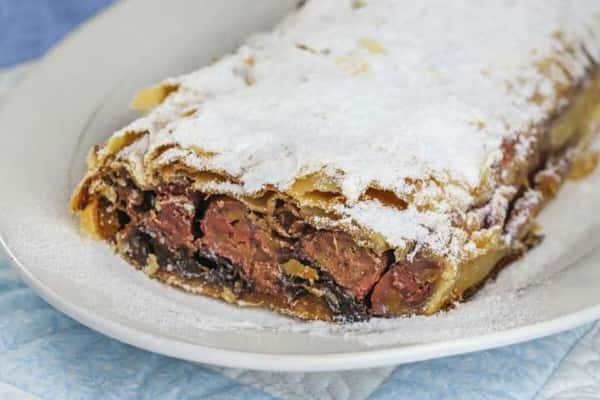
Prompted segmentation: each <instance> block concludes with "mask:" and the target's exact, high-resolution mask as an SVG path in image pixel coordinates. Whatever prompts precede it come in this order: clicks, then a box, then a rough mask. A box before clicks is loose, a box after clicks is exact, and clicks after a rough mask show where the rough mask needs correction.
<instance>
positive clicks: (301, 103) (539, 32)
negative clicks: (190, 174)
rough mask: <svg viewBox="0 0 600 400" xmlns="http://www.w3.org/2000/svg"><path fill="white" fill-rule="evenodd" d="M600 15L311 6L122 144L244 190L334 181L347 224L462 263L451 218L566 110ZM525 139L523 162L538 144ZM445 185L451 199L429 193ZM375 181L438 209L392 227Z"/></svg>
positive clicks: (432, 6) (466, 1) (174, 98)
mask: <svg viewBox="0 0 600 400" xmlns="http://www.w3.org/2000/svg"><path fill="white" fill-rule="evenodd" d="M599 16H600V3H598V2H594V1H583V0H580V1H570V2H565V1H562V0H531V1H527V2H514V1H512V0H501V1H496V2H493V3H492V4H488V3H485V4H484V3H482V2H477V1H472V0H457V1H453V2H452V3H451V4H450V3H447V2H440V1H437V0H425V1H419V2H415V1H408V0H407V1H397V0H378V1H374V0H372V1H366V2H365V6H364V7H360V8H356V7H352V6H351V2H350V1H340V0H318V1H308V2H307V4H306V5H305V6H304V7H302V8H301V9H300V10H299V11H297V12H295V13H293V14H292V15H290V16H289V17H288V18H287V19H286V20H284V21H283V22H282V23H281V24H280V25H279V26H278V27H277V28H276V29H275V30H274V32H272V33H266V34H259V35H256V36H254V37H252V38H250V39H249V40H247V42H246V43H245V44H244V45H243V46H242V47H241V48H240V49H239V50H238V51H236V52H235V53H234V54H231V55H228V56H225V57H224V58H223V59H221V60H219V61H217V62H216V63H214V64H213V65H211V66H208V67H205V68H202V69H201V70H199V71H197V72H194V73H191V74H189V75H185V76H182V77H178V78H171V79H169V80H167V81H166V82H165V84H166V85H169V86H176V87H178V90H177V91H176V92H174V93H172V94H171V95H170V96H169V97H168V98H167V99H166V100H165V101H164V103H163V104H162V105H161V106H159V107H157V108H156V109H154V110H153V111H152V112H150V113H149V114H148V115H147V116H145V117H144V118H141V119H140V120H138V121H135V122H134V123H132V124H131V125H130V126H128V127H126V128H124V129H123V130H122V131H120V132H118V133H117V135H121V134H123V133H125V132H131V131H137V132H146V133H147V134H146V135H145V136H148V137H149V139H147V143H146V148H145V152H146V159H145V164H144V165H145V167H146V169H148V165H150V163H155V164H153V165H156V164H157V165H164V164H169V163H173V162H180V163H184V164H187V165H188V166H190V167H192V168H193V169H196V170H209V171H220V172H225V173H227V174H228V175H230V176H233V177H235V178H236V182H238V183H235V184H232V183H226V184H225V186H227V189H228V190H229V191H230V192H233V193H245V194H252V193H256V192H258V191H260V190H262V189H264V188H265V187H266V186H267V185H269V186H271V187H276V188H278V189H279V190H282V191H286V190H288V189H289V188H290V186H291V185H292V184H293V183H294V181H295V179H296V178H297V177H299V176H303V175H307V174H310V173H313V172H317V171H320V172H322V173H325V174H327V175H329V176H330V177H332V178H333V179H334V180H335V181H336V182H338V184H339V186H340V188H341V191H342V193H343V194H344V196H345V199H346V204H345V206H344V208H343V210H342V209H340V210H341V211H343V212H344V214H345V216H347V217H351V218H353V219H354V220H355V221H358V222H359V223H364V224H368V226H367V227H368V228H371V229H374V230H377V231H379V232H381V233H384V236H385V238H386V239H387V240H388V242H390V243H404V242H405V241H406V240H415V239H419V240H424V242H423V243H424V244H426V245H428V246H429V247H431V248H432V249H439V250H440V251H437V253H439V254H443V252H442V249H443V248H444V246H448V245H449V244H452V245H453V246H454V248H452V249H450V250H448V251H446V252H445V253H446V255H447V256H452V255H455V256H457V257H458V255H459V254H458V253H459V252H460V249H461V248H464V247H465V246H467V245H468V243H466V242H465V240H464V238H461V237H460V232H455V230H454V229H453V228H452V224H451V223H450V222H449V221H450V220H451V218H452V217H451V216H452V215H456V214H462V215H463V216H464V214H465V213H466V212H467V210H469V209H470V207H471V206H472V205H473V199H472V198H471V196H470V193H471V192H472V191H473V190H474V189H475V188H477V187H478V186H479V185H480V184H481V180H482V177H483V176H484V175H485V174H484V172H485V168H486V167H487V166H490V165H493V161H494V160H496V159H498V157H500V152H499V150H500V148H501V144H502V142H503V140H505V139H506V138H509V137H513V136H514V135H516V134H517V133H519V132H526V131H528V130H529V129H530V128H531V127H532V126H534V125H536V124H538V123H540V122H542V121H544V120H545V119H546V118H548V117H549V115H551V113H552V112H553V111H555V110H556V109H557V107H561V106H563V105H565V101H566V100H565V99H564V98H561V97H560V92H559V91H558V89H557V88H560V87H565V85H566V86H569V85H572V84H574V83H575V82H577V81H579V80H581V79H582V78H583V77H584V76H585V73H586V70H587V69H588V68H589V67H590V66H591V65H592V64H593V63H594V61H595V60H599V59H600V38H599V36H600V19H599ZM190 110H193V111H194V112H193V113H189V112H187V111H190ZM521 139H522V140H521V141H519V142H517V145H516V148H515V150H516V153H517V154H516V156H517V158H518V157H519V156H524V155H526V152H527V150H528V146H530V145H531V144H532V143H530V142H528V141H527V140H528V139H531V140H534V136H531V137H530V138H528V137H527V136H524V137H521ZM165 146H170V147H171V148H170V149H169V150H168V151H167V152H165V153H163V154H162V155H161V156H159V157H158V159H156V160H153V159H152V157H151V155H153V154H154V152H155V151H159V150H160V149H163V148H165ZM198 149H200V150H201V151H202V152H204V153H206V152H208V153H210V154H211V156H210V157H206V156H205V155H203V154H202V153H200V154H199V153H198V152H197V150H198ZM128 154H129V153H128ZM131 154H132V157H134V159H135V162H137V161H138V160H139V157H138V156H137V154H138V151H136V152H131ZM431 181H435V182H438V183H439V184H440V186H443V187H444V188H445V189H444V190H440V188H439V187H437V186H436V185H433V184H424V186H423V185H422V186H420V187H419V188H418V189H417V188H416V187H415V182H420V183H423V182H425V183H427V182H431ZM219 185H221V184H218V185H217V186H219ZM221 186H222V185H221ZM372 186H376V187H378V188H381V189H385V190H389V191H393V192H395V193H396V194H397V195H398V196H399V197H403V196H408V197H411V201H412V202H413V204H414V205H415V206H416V207H417V208H418V209H422V208H424V207H425V208H427V210H428V211H426V212H417V211H416V209H415V208H409V209H408V210H404V211H402V213H404V214H405V215H402V216H399V215H398V216H395V220H397V222H398V224H399V225H398V226H396V227H394V228H391V227H389V226H387V225H386V223H378V222H377V220H379V221H383V220H384V218H385V217H384V215H388V214H391V213H390V212H389V211H388V210H385V208H383V207H377V206H375V205H374V204H373V203H369V204H367V203H363V204H361V200H360V199H361V195H362V194H363V193H364V192H365V190H367V189H368V188H369V187H372ZM480 200H481V199H480ZM421 206H423V207H421ZM434 214H436V215H434ZM389 216H390V217H391V215H389ZM430 230H432V232H433V233H432V232H430ZM427 232H429V233H427ZM457 235H458V236H457Z"/></svg>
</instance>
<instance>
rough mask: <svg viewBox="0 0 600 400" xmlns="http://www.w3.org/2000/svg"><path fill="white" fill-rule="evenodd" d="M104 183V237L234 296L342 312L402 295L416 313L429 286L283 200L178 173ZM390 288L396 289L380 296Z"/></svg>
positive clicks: (359, 315) (354, 312)
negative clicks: (163, 178) (262, 205)
mask: <svg viewBox="0 0 600 400" xmlns="http://www.w3.org/2000/svg"><path fill="white" fill-rule="evenodd" d="M106 184H107V185H109V186H111V187H113V188H115V190H116V192H117V196H116V200H115V201H114V204H113V203H110V202H108V200H103V206H102V207H101V209H102V210H103V211H102V215H101V219H102V220H106V221H111V223H112V225H110V229H107V230H106V232H107V233H108V235H107V236H108V237H109V238H110V239H111V240H113V241H117V242H120V243H122V244H123V243H125V244H126V245H125V246H119V248H120V249H121V252H122V253H124V256H125V257H126V258H127V259H129V260H130V262H132V263H133V264H134V265H136V266H138V267H143V266H145V265H146V264H148V258H149V257H150V256H151V255H153V256H155V257H156V263H157V264H158V267H159V269H160V270H163V271H168V272H170V273H174V274H177V275H178V276H180V277H182V278H186V279H200V280H202V281H205V282H209V283H214V284H218V285H223V286H226V287H228V288H229V289H231V290H232V292H233V293H234V294H236V295H242V294H250V293H260V294H264V295H268V296H274V297H278V298H284V299H287V300H286V301H287V302H288V304H289V303H290V302H293V301H296V300H298V299H301V298H302V297H304V296H317V297H319V298H320V299H321V300H322V301H323V302H324V303H325V304H326V305H327V308H328V309H329V310H330V312H331V314H332V315H333V318H334V319H338V320H344V321H356V320H362V319H365V318H368V317H369V316H370V315H373V314H375V315H393V314H392V313H387V312H385V310H386V309H390V311H394V310H393V309H392V308H389V307H387V308H386V306H385V305H384V303H385V302H386V301H388V299H392V298H393V299H394V301H398V300H400V301H402V310H403V311H407V310H408V312H416V311H418V309H419V307H421V306H422V305H423V304H424V303H425V301H426V299H427V298H428V297H429V295H430V293H431V285H432V284H431V283H422V282H421V281H420V280H419V279H425V278H422V275H423V274H422V271H421V272H419V273H416V274H413V275H410V277H409V278H398V277H397V275H398V274H399V273H400V272H398V271H397V270H398V268H399V267H398V265H399V264H398V263H395V260H394V259H393V256H391V253H390V252H386V253H383V254H376V253H375V252H374V251H373V250H371V249H368V248H366V247H362V246H360V245H358V244H357V243H356V242H355V240H354V239H353V238H352V236H351V235H350V234H348V233H346V232H341V231H333V230H318V229H315V228H314V227H312V226H310V225H309V224H307V223H306V222H305V221H304V219H303V218H302V216H301V214H300V211H299V210H298V208H297V207H296V206H295V205H293V204H288V203H285V202H284V201H282V200H278V201H277V203H276V205H275V208H274V210H273V211H272V212H271V213H269V214H268V215H264V214H262V213H257V212H253V211H251V210H250V209H249V208H248V207H247V206H246V205H244V204H243V203H241V202H240V201H238V200H235V199H232V198H229V197H226V196H211V197H207V196H205V195H203V194H202V193H199V192H195V191H193V190H192V189H191V185H190V184H189V182H187V181H184V180H182V181H180V182H174V183H169V184H165V185H162V186H161V187H159V188H158V189H157V190H156V191H141V190H139V189H138V188H136V186H135V185H134V184H133V182H132V181H131V180H130V179H129V178H128V177H127V176H126V174H118V175H117V176H112V177H110V178H109V179H107V181H106ZM429 266H430V267H431V268H433V267H434V266H437V264H435V263H430V264H429ZM417 269H422V268H420V267H417ZM434 269H435V268H434ZM437 270H439V266H437ZM386 271H387V272H386ZM390 274H393V276H394V277H395V278H394V280H393V282H392V281H390V278H389V276H391V275H390ZM405 275H406V274H405ZM402 276H404V275H402ZM407 276H408V275H407ZM382 277H383V278H382ZM388 281H389V282H388ZM417 281H418V282H417ZM390 282H392V283H390ZM398 282H404V283H398ZM387 292H394V293H397V292H402V293H403V294H402V296H398V295H394V296H391V297H390V296H384V295H382V293H384V294H385V293H387ZM382 304H383V305H382Z"/></svg>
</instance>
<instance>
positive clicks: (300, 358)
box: [0, 3, 600, 372]
mask: <svg viewBox="0 0 600 400" xmlns="http://www.w3.org/2000/svg"><path fill="white" fill-rule="evenodd" d="M123 4H124V3H116V4H113V5H111V6H109V7H108V8H107V9H105V10H102V11H101V12H99V13H98V14H97V15H96V16H95V17H93V18H91V19H90V20H89V21H86V22H84V23H83V24H81V25H80V26H78V27H77V28H75V29H74V30H73V31H71V32H70V33H69V34H68V35H67V36H66V38H65V39H63V40H62V41H60V42H59V43H58V45H56V46H55V47H54V48H53V49H51V50H50V51H49V52H48V53H47V54H46V55H45V56H43V57H42V58H40V59H39V60H38V61H37V62H36V64H35V65H34V67H33V68H32V70H31V71H29V73H28V74H27V76H26V77H24V78H23V79H22V80H21V81H20V82H19V83H18V84H17V85H15V86H14V87H12V88H10V89H9V90H8V92H7V93H6V95H5V96H4V98H3V99H2V102H0V107H4V106H6V105H7V104H8V103H10V101H11V99H12V97H13V96H12V95H13V94H14V93H16V92H18V91H19V88H20V87H21V86H22V85H24V84H25V82H27V81H28V80H29V79H31V78H32V76H34V75H35V74H36V72H37V70H38V67H39V66H40V65H41V64H43V63H45V62H47V61H48V60H49V59H50V58H54V57H56V56H57V55H58V54H59V53H60V52H61V51H62V49H63V48H64V47H66V46H67V45H68V43H69V42H70V39H71V37H73V36H76V35H78V34H79V33H81V32H82V31H83V30H85V27H87V26H88V25H89V24H90V23H92V22H96V21H98V20H103V19H107V18H109V17H110V15H111V14H113V13H115V11H116V10H118V9H120V8H121V7H123ZM3 231H4V229H3V228H2V226H0V245H2V247H3V248H4V249H5V251H6V254H7V255H8V259H9V260H10V261H12V262H11V264H12V265H13V266H14V267H15V269H16V271H17V272H18V274H19V275H20V277H21V278H22V279H23V280H24V282H25V283H26V284H27V285H28V286H30V287H31V288H32V289H33V290H34V291H35V292H36V293H37V294H38V295H39V296H40V297H41V298H42V299H44V300H45V301H46V302H47V303H49V304H50V305H51V306H53V307H54V308H56V309H57V310H59V311H60V312H62V313H64V314H66V315H67V316H69V317H71V318H73V319H74V320H76V321H78V322H80V323H81V324H83V325H85V326H86V327H88V328H90V329H93V330H95V331H97V332H100V333H101V334H104V335H106V336H108V337H111V338H113V339H115V340H118V341H120V342H123V343H126V344H129V345H131V346H134V347H136V348H139V349H143V350H148V351H151V352H154V353H158V354H162V355H166V356H170V357H175V358H178V359H182V360H186V361H191V362H197V363H203V364H211V365H218V366H222V367H231V368H244V369H251V370H263V371H279V372H324V371H342V370H353V369H362V368H372V367H384V366H391V365H399V364H405V363H411V362H416V361H425V360H429V359H434V358H441V357H448V356H452V355H458V354H467V353H471V352H476V351H482V350H487V349H492V348H496V347H502V346H507V345H511V344H516V343H521V342H525V341H529V340H533V339H538V338H541V337H545V336H549V335H552V334H555V333H558V332H562V331H566V330H569V329H572V328H575V327H577V326H581V325H583V324H586V323H589V322H592V321H595V320H597V319H598V318H600V304H596V305H593V306H589V307H586V308H583V309H581V310H579V311H576V312H574V313H570V314H567V315H564V316H561V317H558V318H554V319H550V320H546V321H541V322H536V323H533V324H530V325H526V326H520V327H515V328H509V329H505V330H501V331H497V332H494V333H488V334H484V335H477V336H471V337H465V338H458V339H450V340H439V341H434V342H430V343H421V344H411V345H395V346H394V345H392V346H390V347H386V348H383V349H382V348H380V349H373V350H361V351H356V352H338V353H330V354H265V353H260V352H244V351H238V350H228V349H222V348H217V347H211V346H205V345H201V344H195V343H190V342H186V341H184V340H176V339H172V338H168V337H164V336H160V335H156V334H153V333H149V332H146V331H144V330H140V329H136V328H132V327H130V326H128V325H127V324H125V323H122V322H118V321H114V320H111V319H110V318H105V317H103V316H101V315H99V314H97V313H94V311H93V310H90V309H87V308H85V307H80V306H78V305H77V304H74V303H72V302H69V301H67V300H65V299H64V298H63V297H61V295H60V293H58V292H56V291H55V290H53V289H52V288H51V287H49V286H47V285H45V284H44V283H43V282H42V281H41V280H40V279H38V278H37V277H36V276H35V274H34V273H33V272H32V271H31V270H30V269H29V268H28V267H27V266H26V265H25V264H23V263H22V262H21V261H20V260H19V259H18V257H17V256H16V254H14V253H13V252H12V250H11V248H10V247H9V244H8V243H7V241H6V239H5V238H4V234H3V233H2V232H3ZM592 252H593V251H590V252H588V253H587V254H585V255H582V257H581V258H580V259H579V260H577V261H576V262H578V261H580V260H581V259H583V258H584V257H585V256H589V255H590V254H591V253H592Z"/></svg>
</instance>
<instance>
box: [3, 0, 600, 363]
mask: <svg viewBox="0 0 600 400" xmlns="http://www.w3.org/2000/svg"><path fill="white" fill-rule="evenodd" d="M295 3H296V1H292V0H286V1H281V0H271V1H267V0H260V1H258V0H257V1H252V2H248V1H243V0H230V1H227V2H216V1H210V0H203V1H200V0H198V1H194V2H190V1H187V0H177V1H170V2H169V7H168V9H165V3H164V2H163V1H160V0H130V1H127V2H121V3H119V4H118V5H117V6H114V7H112V8H111V9H109V10H108V11H106V12H104V13H103V14H102V15H100V16H99V17H97V18H95V19H94V20H93V21H91V22H90V23H88V24H87V25H85V26H84V27H83V28H81V29H79V30H78V31H77V32H75V33H74V34H73V35H71V36H70V37H69V38H68V39H67V40H66V41H64V42H63V43H62V44H61V45H60V46H59V47H57V48H56V49H55V50H53V51H52V52H51V54H50V55H49V56H47V57H46V58H45V59H44V60H43V61H42V62H41V63H40V64H39V66H37V67H36V69H35V70H34V71H33V72H32V73H30V75H29V76H28V78H27V79H26V80H25V81H24V82H22V83H21V85H20V86H19V87H18V88H16V89H15V90H13V92H12V95H11V96H10V98H9V99H8V100H7V101H6V102H5V103H4V104H2V107H1V108H0V126H1V127H2V134H1V135H0V182H1V183H2V196H0V232H1V234H2V242H3V244H4V245H5V246H6V248H7V249H8V251H9V254H10V255H11V257H12V258H13V260H14V261H15V264H16V266H17V269H18V270H19V272H20V273H21V275H22V277H23V278H24V279H25V281H26V282H27V283H28V284H29V285H30V286H31V287H33V288H34V289H35V290H36V291H37V292H38V293H39V294H40V295H41V296H42V297H43V298H44V299H46V300H47V301H48V302H49V303H50V304H52V305H54V306H55V307H56V308H58V309H59V310H61V311H63V312H65V313H66V314H68V315H70V316H71V317H73V318H75V319H77V320H78V321H80V322H81V323H83V324H85V325H87V326H89V327H91V328H93V329H96V330H98V331H100V332H102V333H104V334H106V335H109V336H111V337H113V338H116V339H118V340H121V341H123V342H126V343H129V344H132V345H134V346H137V347H140V348H143V349H147V350H150V351H154V352H157V353H161V354H166V355H169V356H173V357H178V358H182V359H186V360H191V361H197V362H203V363H210V364H218V365H222V366H229V367H237V368H251V369H264V370H278V371H323V370H336V369H337V370H341V369H353V368H366V367H373V366H383V365H391V364H398V363H404V362H411V361H417V360H424V359H428V358H433V357H440V356H446V355H451V354H458V353H464V352H470V351H475V350H481V349H486V348H491V347H496V346H501V345H506V344H510V343H515V342H519V341H523V340H528V339H532V338H536V337H540V336H543V335H549V334H552V333H555V332H558V331H561V330H565V329H569V328H572V327H575V326H577V325H579V324H583V323H585V322H588V321H592V320H594V319H596V318H598V317H600V291H599V290H597V283H598V282H600V268H598V265H597V263H596V262H595V260H598V257H599V255H600V253H598V252H597V251H596V252H595V253H594V252H591V253H590V252H589V251H588V250H590V249H592V248H593V247H594V240H592V239H591V238H593V237H597V236H599V235H594V234H593V233H594V231H596V232H597V231H598V229H596V228H597V227H598V226H600V217H590V216H589V214H586V207H587V211H589V209H590V208H594V207H595V206H594V204H600V194H599V192H600V191H599V190H594V189H593V188H594V187H596V188H597V187H600V176H599V175H598V174H596V175H595V176H594V177H592V178H590V180H589V181H588V183H586V184H585V185H580V186H577V187H576V186H575V185H569V188H568V189H566V190H563V193H561V196H560V200H559V201H556V202H555V203H553V204H552V205H551V207H550V210H548V211H546V212H545V215H544V218H545V219H544V221H545V226H546V227H547V228H548V230H549V231H551V232H562V233H563V234H561V235H558V234H557V235H555V236H553V237H554V239H549V240H547V242H546V243H545V244H544V245H542V246H540V248H538V249H537V250H536V251H535V252H534V253H535V254H533V255H531V256H529V255H528V256H527V257H526V258H525V260H523V261H522V262H520V263H519V265H520V266H519V267H518V266H516V265H515V266H512V267H511V268H509V269H508V270H507V272H508V271H512V270H515V271H518V270H519V268H521V270H522V269H523V268H527V266H528V265H530V264H538V266H539V264H540V263H542V262H547V261H548V260H549V259H551V260H552V263H553V265H554V266H556V265H559V264H560V265H561V267H560V268H554V269H552V270H556V271H558V270H563V273H559V274H557V275H555V276H553V277H552V279H549V280H547V282H546V283H545V284H544V285H538V286H535V287H533V288H529V289H526V290H525V289H523V287H521V286H519V288H521V290H519V291H517V290H516V288H517V286H518V285H517V286H515V290H514V294H513V293H508V292H506V291H505V292H498V293H500V295H498V293H496V295H495V296H496V297H494V293H495V292H494V290H493V286H498V287H507V286H506V285H507V282H508V283H510V280H511V279H513V280H514V279H516V278H520V279H523V277H522V276H521V275H514V276H511V274H510V273H506V274H502V275H501V278H504V283H503V285H504V286H502V285H500V284H494V285H491V286H492V290H490V291H488V292H489V293H488V295H486V294H484V295H481V296H478V297H477V298H475V299H474V300H472V301H471V302H470V303H467V304H465V305H461V306H460V307H458V308H457V309H456V310H452V311H450V312H448V313H446V314H445V315H444V316H443V317H436V318H432V319H424V318H411V319H402V320H401V321H399V322H394V321H378V322H374V323H372V324H362V325H354V326H348V327H340V326H330V325H327V324H324V323H302V322H298V321H293V320H290V319H287V318H284V317H280V316H276V315H273V314H271V313H269V312H267V311H263V310H255V309H241V308H237V307H233V306H229V305H226V304H223V303H221V302H218V301H214V300H211V299H206V298H203V297H200V296H191V295H188V294H185V293H182V292H179V291H177V290H175V289H172V288H169V287H165V286H163V285H161V284H159V283H157V282H155V281H152V280H150V279H148V278H147V277H145V276H144V275H143V274H141V273H139V272H137V271H135V270H134V269H133V268H130V267H129V266H127V265H125V263H124V262H122V261H121V260H120V259H118V258H117V257H116V256H115V255H113V254H112V253H111V251H110V250H109V249H108V248H107V246H106V245H104V244H102V243H95V242H91V241H89V240H86V239H83V238H82V237H81V235H80V233H79V232H78V230H77V228H76V221H75V219H74V218H73V217H72V216H70V215H69V214H68V212H67V202H68V198H69V194H70V192H71V190H72V189H73V187H74V185H75V184H76V182H77V180H78V178H80V177H81V176H82V174H83V171H84V168H85V161H84V160H85V153H86V152H87V149H89V148H90V147H91V146H92V145H93V144H95V143H101V142H102V141H103V140H105V139H106V138H107V137H108V135H109V134H110V132H112V131H114V130H116V129H117V128H119V127H121V126H123V125H124V124H126V123H127V122H128V121H130V120H131V119H133V118H134V117H135V114H134V113H131V112H130V111H128V109H127V104H128V100H129V98H130V97H131V96H132V94H133V93H134V92H135V91H136V89H139V88H141V87H144V86H146V85H148V84H150V83H152V82H156V81H160V80H161V79H162V78H164V77H166V76H170V75H175V74H179V73H182V72H185V71H190V70H193V69H195V68H197V67H198V66H200V65H203V64H207V63H209V62H211V61H212V60H213V59H214V58H216V57H219V56H221V55H223V54H225V53H226V52H228V51H231V50H232V49H234V48H235V47H236V45H238V44H239V43H240V42H241V41H242V40H243V38H244V37H246V36H248V34H250V33H251V32H255V31H258V30H264V29H268V28H269V27H271V26H272V25H273V24H274V23H275V22H276V21H277V20H279V19H280V18H281V17H282V16H283V15H284V14H285V13H286V12H288V11H289V10H290V9H292V8H293V7H294V6H295ZM565 192H566V194H565ZM582 198H585V199H587V200H585V201H582V200H581V199H582ZM573 201H577V204H578V207H577V210H572V211H573V212H574V213H575V215H571V214H565V212H564V210H565V207H567V208H569V206H570V204H573V203H572V202H573ZM572 208H573V207H570V209H572ZM596 214H600V213H596ZM577 218H579V220H581V221H585V223H584V224H579V225H578V227H577V229H576V232H572V230H569V229H566V228H565V227H566V226H571V225H573V224H572V223H573V221H577ZM549 236H550V235H549ZM561 245H562V247H561ZM566 245H568V248H570V249H571V251H569V252H565V246H566ZM561 249H562V250H561ZM585 253H587V254H588V255H587V256H586V257H585V258H582V257H571V256H568V255H567V256H565V254H577V255H583V254H585ZM575 261H576V262H575ZM567 266H569V268H568V270H567V271H564V268H566V267H567ZM517 280H518V279H517ZM509 286H510V285H509ZM549 293H552V294H553V295H552V296H549V295H548V294H549ZM505 298H510V302H508V303H506V304H505V308H504V309H503V308H502V307H501V306H500V303H502V304H504V303H505V300H503V299H505ZM506 301H508V300H506ZM486 307H489V308H490V312H489V313H488V312H487V311H486ZM491 310H494V312H491ZM513 310H514V312H513ZM516 310H519V312H517V311H516ZM523 310H527V311H528V312H526V313H524V312H523ZM490 315H491V316H490ZM465 322H468V325H469V326H468V328H465ZM419 332H420V333H422V334H419Z"/></svg>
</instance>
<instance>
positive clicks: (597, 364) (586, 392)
mask: <svg viewBox="0 0 600 400" xmlns="http://www.w3.org/2000/svg"><path fill="white" fill-rule="evenodd" d="M583 399H586V400H600V324H596V326H595V327H594V328H593V329H592V330H591V331H590V332H588V333H587V334H586V335H585V336H584V337H583V339H582V340H581V341H579V343H577V345H575V346H574V347H573V349H572V350H571V352H570V353H569V354H568V355H567V356H566V357H565V358H564V359H563V360H562V362H561V363H560V365H559V367H558V368H557V370H556V372H555V373H554V374H553V375H552V377H551V378H550V380H549V381H548V382H547V383H546V385H545V386H544V387H543V388H542V390H541V391H540V393H539V395H538V396H537V397H536V400H583Z"/></svg>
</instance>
